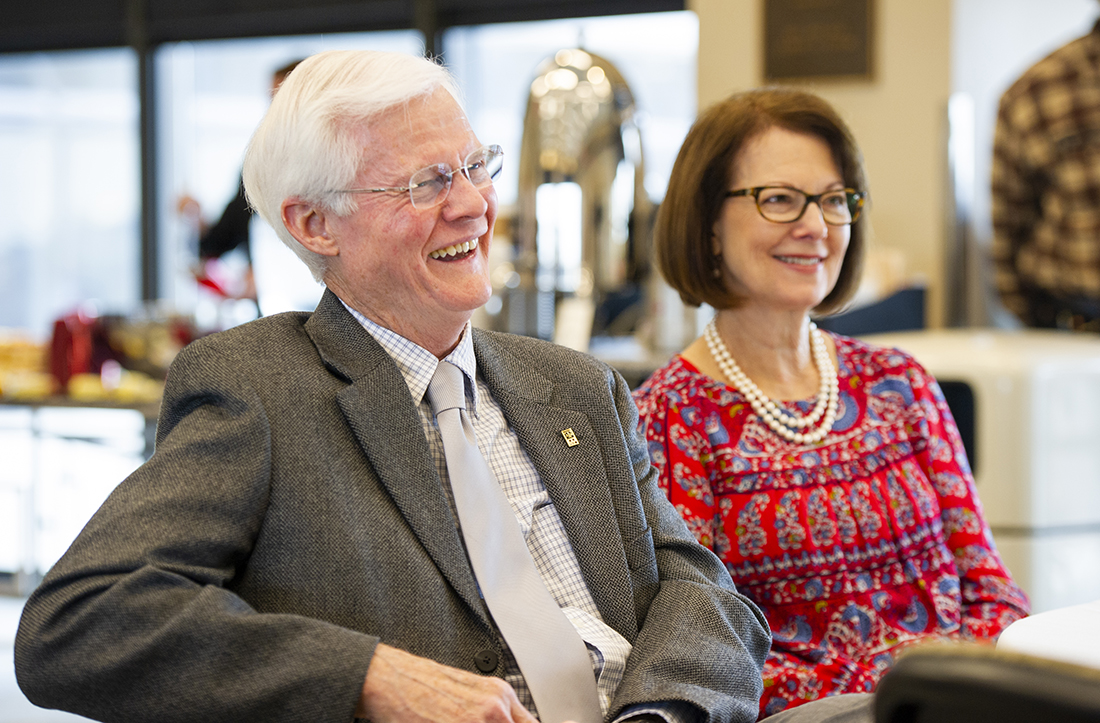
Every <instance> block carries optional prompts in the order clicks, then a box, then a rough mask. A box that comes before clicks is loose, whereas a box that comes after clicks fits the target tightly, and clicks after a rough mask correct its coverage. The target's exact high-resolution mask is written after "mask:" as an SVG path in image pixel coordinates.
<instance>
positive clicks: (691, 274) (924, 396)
mask: <svg viewBox="0 0 1100 723" xmlns="http://www.w3.org/2000/svg"><path fill="white" fill-rule="evenodd" d="M866 199H867V184H866V180H865V176H864V171H863V166H862V159H861V156H860V152H859V149H858V148H857V146H856V143H855V140H854V139H853V138H852V135H851V133H850V131H849V130H848V128H847V126H846V125H845V124H844V122H843V121H842V120H841V119H840V117H839V116H838V115H837V113H836V112H835V111H834V110H833V108H831V107H830V106H829V105H828V104H827V103H826V102H825V101H823V100H821V99H820V98H818V97H816V96H813V95H810V94H808V93H803V92H798V91H794V90H783V89H763V90H756V91H751V92H746V93H741V94H738V95H734V96H732V97H730V98H729V99H727V100H725V101H724V102H722V103H719V104H717V105H715V106H714V107H712V108H710V109H709V110H707V111H706V112H704V113H703V114H702V115H701V116H700V117H699V119H698V120H697V121H696V123H695V124H694V126H693V127H692V129H691V130H690V132H689V133H688V135H687V138H686V140H685V141H684V144H683V147H682V148H681V150H680V153H679V156H678V157H677V160H676V163H675V165H674V167H673V171H672V175H671V178H670V182H669V186H668V194H667V196H666V198H665V200H664V202H663V203H662V204H661V208H660V211H659V215H658V222H657V233H656V244H657V258H658V264H659V267H660V268H661V271H662V273H663V275H664V276H665V278H666V280H667V281H668V283H669V284H671V285H672V287H673V288H675V289H676V290H677V291H679V293H680V296H681V298H682V299H683V301H684V303H686V304H688V305H690V306H699V305H700V304H703V303H706V304H709V305H711V306H712V307H714V308H715V309H716V310H717V313H716V315H715V317H714V319H713V321H711V322H710V324H709V325H708V326H707V328H706V333H705V334H704V336H703V337H701V338H699V339H696V340H695V341H694V342H693V343H692V344H691V345H690V346H688V347H687V348H686V349H685V350H684V351H683V352H682V353H681V354H679V355H677V356H676V357H674V358H673V359H672V360H671V361H670V362H669V364H668V365H667V366H665V367H664V368H662V369H660V370H658V371H657V372H656V373H655V374H654V375H653V376H652V377H651V378H650V379H649V380H647V381H646V382H645V383H644V384H643V385H642V386H641V387H640V388H639V389H637V390H636V391H635V393H634V396H635V401H636V402H637V404H638V408H639V413H640V428H641V431H642V433H643V434H644V435H645V437H646V439H647V440H648V444H649V451H650V456H651V457H652V459H653V462H654V465H655V466H656V467H657V468H658V469H659V470H660V484H661V487H662V488H663V489H664V490H665V492H666V493H667V494H668V496H669V498H670V499H671V501H672V502H673V504H674V505H675V506H676V508H677V510H678V511H679V512H680V514H681V515H682V516H683V517H684V519H685V520H686V521H687V523H688V527H689V528H690V529H691V530H692V531H693V532H694V534H695V536H696V537H697V538H698V540H699V541H700V542H701V543H703V544H704V545H706V546H707V547H709V548H711V549H712V550H714V551H715V553H717V554H718V556H719V557H720V558H721V559H722V561H723V562H725V564H726V567H727V569H728V570H729V571H730V574H731V576H732V577H733V580H734V582H735V583H736V585H737V587H738V589H739V590H741V591H742V592H743V593H745V594H746V595H747V596H748V597H750V598H751V599H752V600H753V601H754V602H755V603H756V604H757V605H759V606H760V608H761V609H762V610H763V611H764V613H765V615H766V617H767V619H768V622H769V624H770V625H771V628H772V631H773V643H772V649H771V652H770V653H769V655H768V659H767V661H766V663H765V667H764V695H763V697H762V698H761V701H760V715H761V716H762V717H763V716H770V715H773V714H776V713H778V712H779V711H784V710H790V709H792V708H794V707H795V706H803V705H804V704H806V703H807V702H809V701H815V700H818V699H822V698H827V697H829V696H836V695H837V694H843V693H866V692H870V691H872V690H873V689H874V687H875V684H876V683H877V681H878V680H879V678H880V677H881V676H882V675H883V673H884V672H885V671H886V670H887V669H888V668H889V667H890V665H891V663H892V662H893V661H894V658H895V655H896V654H897V652H898V651H899V650H900V649H901V648H903V647H905V646H907V645H911V644H913V643H918V642H920V641H925V640H931V639H951V640H988V639H991V638H995V637H996V635H997V634H998V633H999V632H1000V631H1001V630H1002V629H1003V628H1004V627H1006V626H1007V625H1008V624H1009V623H1011V622H1013V621H1015V620H1016V619H1018V618H1020V617H1022V616H1024V615H1026V614H1027V611H1028V601H1027V599H1026V597H1025V595H1024V593H1023V592H1022V591H1021V590H1020V588H1019V587H1017V586H1016V584H1015V583H1014V582H1013V581H1012V579H1011V577H1010V576H1009V573H1008V571H1007V570H1006V569H1005V567H1004V565H1003V563H1002V562H1001V560H1000V558H999V556H998V554H997V551H996V549H995V548H994V546H993V543H992V536H991V534H990V531H989V528H988V527H987V525H986V523H985V521H984V519H983V517H982V511H981V506H980V504H979V502H978V498H977V494H976V491H975V487H974V480H973V478H972V475H971V473H970V469H969V466H968V463H967V460H966V455H965V452H964V451H963V447H962V444H961V441H960V439H959V435H958V431H957V430H956V427H955V424H954V421H953V419H952V417H951V413H950V411H949V410H948V407H947V404H946V403H945V401H944V398H943V395H942V394H941V392H940V389H939V387H938V385H937V384H936V381H935V380H934V379H933V378H932V377H931V375H929V374H928V372H927V371H925V370H924V369H923V368H922V367H921V366H920V364H918V363H917V362H916V361H915V360H914V359H912V358H911V357H909V356H908V355H906V354H905V353H903V352H901V351H898V350H896V349H881V348H876V347H873V346H870V345H868V344H865V343H863V342H860V341H857V340H855V339H850V338H846V337H842V336H838V335H834V334H830V333H824V332H822V331H820V330H818V329H817V328H816V326H815V325H814V323H813V322H812V321H811V314H817V315H824V314H827V313H830V312H833V311H836V310H838V309H839V308H841V307H842V306H843V305H844V304H845V302H846V301H847V300H848V299H849V298H850V297H851V295H852V294H853V293H854V291H855V289H856V288H857V286H858V283H859V276H860V265H861V261H862V258H863V254H864V245H865V238H866V237H865V229H864V226H863V224H864V223H865V222H866V219H865V218H863V214H862V213H861V212H862V210H863V207H864V204H865V202H866ZM841 697H844V696H841ZM797 709H798V708H794V710H797Z"/></svg>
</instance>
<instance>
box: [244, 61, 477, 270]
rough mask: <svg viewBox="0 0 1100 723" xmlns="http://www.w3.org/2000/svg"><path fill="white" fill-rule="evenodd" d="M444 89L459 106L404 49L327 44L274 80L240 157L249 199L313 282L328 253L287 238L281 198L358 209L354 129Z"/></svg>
mask: <svg viewBox="0 0 1100 723" xmlns="http://www.w3.org/2000/svg"><path fill="white" fill-rule="evenodd" d="M439 88H444V89H446V90H447V91H448V92H449V93H450V94H451V95H452V96H453V97H454V99H455V101H456V102H458V103H459V104H460V105H461V98H460V95H459V92H458V88H457V85H456V84H455V81H454V79H453V77H452V76H451V74H450V73H449V72H448V71H447V70H446V69H445V68H443V67H442V66H440V65H438V64H437V63H434V62H432V61H431V60H428V59H426V58H423V57H420V56H416V55H408V54H405V53H389V52H379V51H372V50H332V51H328V52H324V53H318V54H317V55H314V56H311V57H309V58H306V59H305V60H303V61H302V62H301V63H300V64H299V65H298V66H297V67H296V68H295V69H294V70H293V71H292V72H291V73H290V75H289V76H287V78H286V80H284V81H283V83H282V85H281V86H279V90H278V92H277V93H276V94H275V98H274V99H273V100H272V102H271V107H270V108H268V111H267V114H266V115H264V119H263V120H262V121H260V125H259V127H257V128H256V132H255V133H254V134H253V135H252V140H251V141H250V142H249V144H248V150H247V152H246V153H245V158H244V188H245V194H246V195H247V197H248V202H249V204H251V205H252V207H253V208H254V209H255V210H256V212H257V213H259V214H260V216H261V217H263V219H264V220H265V221H267V222H268V223H269V224H271V226H272V227H273V228H274V229H275V231H276V232H277V233H278V234H279V238H280V239H281V240H282V241H283V243H285V244H286V245H287V246H288V247H290V250H291V251H293V252H294V253H295V254H297V255H298V257H299V258H300V259H302V261H304V262H305V264H306V266H308V267H309V270H310V272H312V274H313V277H314V278H315V279H317V280H318V281H320V280H321V279H322V277H323V276H324V273H325V267H326V263H327V257H325V256H321V255H320V254H316V253H314V252H312V251H310V250H308V249H307V248H305V247H304V246H302V245H301V244H300V243H298V241H297V240H295V239H294V237H293V236H291V235H290V232H289V231H287V229H286V227H285V226H283V221H282V203H283V201H284V200H286V199H287V198H291V197H297V198H299V199H301V200H302V201H304V202H306V203H310V204H313V205H315V206H318V207H320V208H324V209H327V210H329V211H331V212H333V213H335V214H336V215H338V216H345V215H347V214H349V213H352V212H353V211H355V209H356V208H357V203H358V201H357V199H356V197H355V196H354V195H353V194H342V193H336V191H337V190H339V189H342V188H348V187H350V185H351V184H352V183H354V181H355V178H356V175H357V174H358V172H359V165H360V162H361V161H362V154H363V149H362V148H360V147H359V144H358V142H357V141H356V137H355V131H356V130H358V129H360V128H361V127H362V125H363V124H364V123H367V124H369V122H370V120H371V119H372V118H375V117H377V116H379V115H381V114H383V113H385V112H386V111H388V110H390V109H391V108H395V107H397V106H401V105H407V104H408V103H409V102H410V101H412V100H413V99H416V98H421V97H424V96H427V95H431V94H432V93H433V92H435V91H436V90H437V89H439Z"/></svg>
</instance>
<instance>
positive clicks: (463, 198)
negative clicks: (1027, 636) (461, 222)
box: [443, 171, 489, 218]
mask: <svg viewBox="0 0 1100 723" xmlns="http://www.w3.org/2000/svg"><path fill="white" fill-rule="evenodd" d="M483 191H484V189H478V188H477V187H476V186H475V185H474V184H473V183H472V182H471V181H470V179H469V178H467V177H466V174H465V173H463V172H462V171H457V172H456V173H455V174H454V175H453V176H451V190H450V192H449V193H448V194H447V198H446V200H444V202H443V213H444V215H445V216H446V217H448V218H462V217H463V216H481V215H483V214H484V213H485V211H486V210H487V209H488V207H489V202H488V201H486V200H485V196H484V195H483Z"/></svg>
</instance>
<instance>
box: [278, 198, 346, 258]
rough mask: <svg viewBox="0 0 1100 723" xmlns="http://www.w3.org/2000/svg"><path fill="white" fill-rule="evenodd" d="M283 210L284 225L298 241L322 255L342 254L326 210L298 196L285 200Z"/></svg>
mask: <svg viewBox="0 0 1100 723" xmlns="http://www.w3.org/2000/svg"><path fill="white" fill-rule="evenodd" d="M282 210H283V225H284V226H286V229H287V231H289V232H290V235H291V236H293V237H294V238H295V239H296V240H297V241H298V243H300V244H302V245H303V246H305V247H306V248H307V249H309V250H310V251H312V252H314V253H316V254H320V255H322V256H338V255H339V254H340V247H339V246H338V245H337V243H336V240H335V238H334V236H333V234H332V233H331V230H330V229H329V223H328V216H327V215H326V213H327V212H326V211H324V210H323V209H320V208H317V207H316V206H314V205H313V204H310V203H306V202H305V201H303V200H301V199H299V198H296V197H291V198H288V199H286V200H285V201H283V207H282Z"/></svg>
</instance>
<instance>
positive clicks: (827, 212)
mask: <svg viewBox="0 0 1100 723" xmlns="http://www.w3.org/2000/svg"><path fill="white" fill-rule="evenodd" d="M734 196H751V197H752V199H753V200H754V201H756V210H758V211H759V212H760V215H761V216H763V217H764V218H765V219H766V220H768V221H772V222H774V223H794V222H795V221H797V220H798V219H800V218H802V214H804V213H806V207H807V206H809V205H810V204H811V203H816V204H817V206H818V208H820V209H821V216H822V218H824V219H825V223H827V224H829V225H831V226H847V225H848V224H851V223H855V222H856V220H857V219H858V218H859V212H860V211H861V210H863V202H864V201H865V200H866V199H867V194H866V193H863V192H861V191H857V190H855V189H854V188H844V189H837V190H835V191H825V192H824V193H815V194H810V193H806V192H805V191H800V190H799V189H797V188H791V187H790V186H756V187H755V188H742V189H739V190H737V191H726V198H733V197H734Z"/></svg>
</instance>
